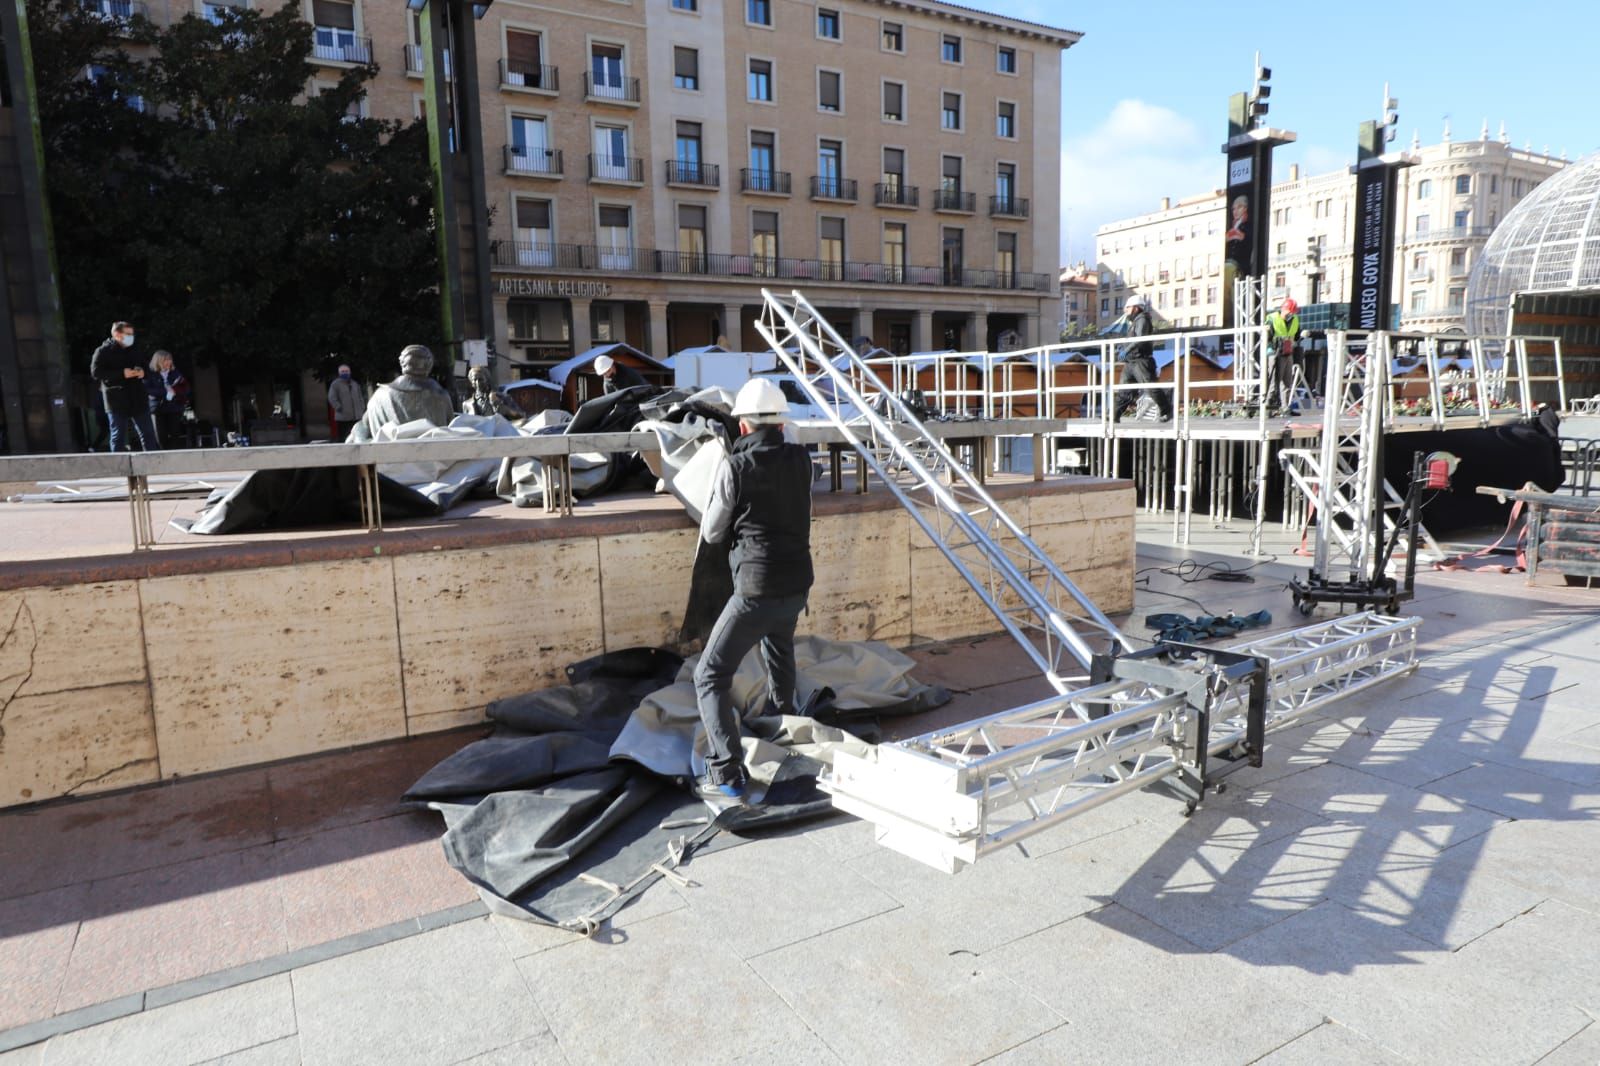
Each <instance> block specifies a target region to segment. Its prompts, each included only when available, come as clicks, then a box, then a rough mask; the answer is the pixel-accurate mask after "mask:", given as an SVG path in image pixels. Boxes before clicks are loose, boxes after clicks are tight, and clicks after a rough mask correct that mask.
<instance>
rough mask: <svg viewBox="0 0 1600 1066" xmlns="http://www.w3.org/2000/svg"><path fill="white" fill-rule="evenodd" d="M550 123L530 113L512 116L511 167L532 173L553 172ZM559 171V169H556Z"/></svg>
mask: <svg viewBox="0 0 1600 1066" xmlns="http://www.w3.org/2000/svg"><path fill="white" fill-rule="evenodd" d="M553 162H554V153H552V152H551V151H550V124H549V123H548V122H546V121H545V120H544V119H543V118H535V117H532V116H529V115H513V116H511V168H510V169H512V170H514V171H519V172H524V173H530V174H549V173H552V163H553ZM555 172H556V173H559V171H555Z"/></svg>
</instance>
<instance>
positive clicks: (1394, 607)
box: [1383, 599, 1400, 618]
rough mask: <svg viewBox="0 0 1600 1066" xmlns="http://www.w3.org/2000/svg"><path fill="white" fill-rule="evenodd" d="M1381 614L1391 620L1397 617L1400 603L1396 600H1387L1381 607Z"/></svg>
mask: <svg viewBox="0 0 1600 1066" xmlns="http://www.w3.org/2000/svg"><path fill="white" fill-rule="evenodd" d="M1383 613H1384V614H1386V615H1388V616H1389V617H1391V618H1393V617H1395V616H1397V615H1399V613H1400V601H1399V600H1398V599H1389V600H1387V601H1385V602H1384V605H1383Z"/></svg>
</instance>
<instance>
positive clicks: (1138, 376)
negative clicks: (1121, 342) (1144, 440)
mask: <svg viewBox="0 0 1600 1066" xmlns="http://www.w3.org/2000/svg"><path fill="white" fill-rule="evenodd" d="M1159 380H1160V376H1159V374H1158V372H1157V371H1156V359H1155V356H1153V355H1130V356H1129V357H1128V358H1127V361H1126V362H1124V363H1123V364H1122V380H1121V381H1120V382H1118V384H1119V385H1153V384H1155V383H1156V382H1158V381H1159ZM1140 392H1143V393H1145V394H1146V395H1148V396H1149V397H1150V398H1151V399H1152V400H1154V401H1155V404H1156V408H1157V410H1159V411H1160V412H1161V417H1162V418H1171V417H1172V396H1171V394H1170V393H1168V392H1167V390H1166V389H1164V388H1153V389H1139V390H1134V389H1128V390H1127V391H1125V392H1119V393H1117V408H1116V413H1117V416H1118V417H1119V418H1120V417H1121V416H1122V415H1124V414H1126V413H1127V412H1129V411H1131V410H1133V409H1134V408H1135V407H1136V406H1138V403H1139V393H1140Z"/></svg>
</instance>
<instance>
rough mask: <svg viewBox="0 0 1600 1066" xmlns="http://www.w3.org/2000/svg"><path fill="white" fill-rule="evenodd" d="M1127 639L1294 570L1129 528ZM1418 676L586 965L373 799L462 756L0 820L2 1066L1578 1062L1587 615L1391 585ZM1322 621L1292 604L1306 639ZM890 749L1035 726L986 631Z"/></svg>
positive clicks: (1594, 730)
mask: <svg viewBox="0 0 1600 1066" xmlns="http://www.w3.org/2000/svg"><path fill="white" fill-rule="evenodd" d="M1139 532H1140V545H1139V565H1140V566H1141V567H1146V568H1151V569H1148V570H1145V571H1143V572H1142V573H1141V584H1140V589H1139V593H1138V600H1137V610H1136V611H1135V613H1134V614H1133V615H1132V616H1131V617H1129V618H1127V619H1119V622H1120V623H1121V624H1122V625H1123V626H1124V627H1125V629H1126V630H1127V631H1128V632H1130V633H1132V634H1135V635H1138V636H1145V635H1146V634H1147V630H1146V628H1145V627H1144V626H1143V624H1142V622H1143V617H1144V615H1145V613H1147V612H1150V611H1163V610H1171V611H1179V612H1181V613H1187V614H1193V613H1198V612H1199V611H1200V610H1201V608H1200V607H1199V606H1197V605H1195V604H1193V603H1187V602H1185V601H1184V600H1182V599H1178V598H1176V597H1178V596H1187V597H1192V598H1193V599H1196V600H1199V601H1200V602H1201V603H1202V604H1203V605H1204V608H1205V610H1206V612H1207V613H1220V612H1222V611H1226V610H1230V609H1231V610H1235V611H1237V612H1239V613H1247V612H1251V611H1255V610H1258V609H1260V608H1266V609H1268V610H1270V611H1272V612H1273V615H1274V619H1275V624H1274V627H1273V628H1274V629H1281V628H1290V627H1292V626H1294V625H1296V624H1298V623H1299V622H1300V621H1301V619H1300V618H1299V616H1298V615H1297V614H1295V612H1293V611H1292V609H1291V607H1290V602H1289V595H1288V593H1287V592H1286V591H1284V589H1283V583H1284V581H1285V580H1286V579H1287V578H1288V577H1289V576H1291V575H1293V574H1296V573H1300V572H1303V571H1304V569H1305V568H1306V561H1305V560H1304V559H1301V558H1295V557H1293V555H1292V554H1291V551H1292V549H1293V547H1294V543H1293V542H1292V541H1291V540H1290V539H1288V538H1286V537H1282V536H1277V537H1273V538H1269V550H1273V551H1276V552H1277V553H1278V554H1277V555H1276V557H1275V558H1274V559H1273V560H1272V561H1268V562H1263V563H1261V564H1260V565H1257V566H1255V567H1254V568H1253V569H1252V570H1251V571H1250V574H1251V575H1252V576H1253V577H1255V579H1256V580H1255V581H1254V582H1253V583H1220V582H1213V581H1204V580H1202V581H1198V582H1194V583H1184V582H1182V581H1180V580H1179V579H1178V577H1177V576H1176V575H1174V574H1172V573H1165V572H1163V570H1164V569H1165V568H1168V567H1170V566H1171V565H1172V564H1173V563H1175V562H1176V561H1177V560H1178V559H1180V558H1183V557H1194V558H1198V559H1203V560H1205V559H1225V560H1226V561H1227V562H1228V563H1229V564H1231V565H1233V566H1247V565H1249V564H1250V563H1251V562H1253V560H1251V559H1247V558H1245V557H1243V556H1242V554H1241V551H1242V548H1243V545H1244V544H1245V538H1244V536H1243V534H1242V533H1241V532H1240V531H1239V529H1237V528H1234V529H1232V530H1219V529H1215V528H1213V527H1211V526H1210V524H1209V522H1203V521H1201V520H1199V519H1197V520H1196V522H1195V525H1194V543H1193V544H1192V545H1191V546H1190V548H1189V549H1187V550H1184V549H1178V548H1175V547H1173V546H1172V545H1171V543H1170V539H1171V538H1170V520H1161V519H1155V518H1149V517H1141V519H1140V522H1139ZM1419 580H1420V587H1419V592H1418V595H1417V598H1416V599H1415V600H1414V601H1413V602H1412V604H1411V605H1410V608H1409V613H1413V614H1415V615H1418V616H1420V617H1421V618H1422V619H1423V625H1422V630H1421V641H1422V645H1423V648H1424V655H1423V661H1422V664H1421V667H1420V669H1419V670H1418V671H1417V672H1416V673H1415V674H1414V675H1412V676H1411V677H1408V678H1405V679H1403V680H1399V681H1395V682H1391V683H1387V684H1384V685H1381V686H1379V687H1376V688H1374V689H1371V690H1369V691H1367V692H1364V693H1360V694H1358V695H1355V696H1352V697H1350V698H1348V699H1346V700H1344V701H1341V702H1339V703H1337V704H1335V705H1332V706H1329V707H1327V708H1325V709H1324V713H1322V714H1320V715H1317V716H1315V717H1313V718H1311V719H1310V720H1308V721H1305V722H1304V723H1302V724H1299V725H1297V726H1296V727H1295V728H1293V729H1290V730H1287V731H1285V732H1282V733H1278V734H1274V735H1273V736H1271V737H1270V738H1269V740H1270V746H1269V749H1268V752H1267V757H1266V764H1265V765H1264V766H1263V767H1262V768H1260V769H1254V770H1243V771H1241V772H1239V773H1237V774H1235V775H1234V776H1233V777H1231V778H1230V779H1229V787H1228V789H1227V790H1226V791H1225V792H1223V793H1222V794H1220V795H1217V796H1213V797H1209V798H1208V800H1207V802H1206V803H1205V805H1204V806H1203V807H1202V808H1201V809H1200V810H1199V811H1198V812H1197V813H1196V814H1195V815H1194V816H1193V817H1192V818H1187V819H1186V818H1184V817H1183V816H1182V805H1181V804H1180V803H1179V802H1178V801H1176V800H1174V799H1172V798H1170V797H1168V796H1166V795H1163V794H1162V793H1161V792H1160V791H1159V790H1147V791H1146V792H1142V793H1136V794H1134V795H1131V796H1128V797H1124V798H1123V799H1121V800H1118V801H1115V802H1112V803H1110V804H1108V805H1106V806H1105V807H1102V808H1100V809H1098V810H1096V811H1094V812H1092V813H1090V814H1087V815H1085V816H1083V817H1081V818H1078V819H1076V820H1074V821H1071V822H1068V823H1066V824H1064V825H1062V826H1059V827H1056V828H1055V829H1052V830H1050V831H1047V832H1045V833H1043V834H1041V835H1039V836H1036V837H1033V838H1031V839H1029V840H1027V841H1025V842H1024V844H1023V846H1022V847H1020V848H1017V849H1013V850H1011V851H1008V852H1005V853H1002V854H1000V855H997V856H994V857H992V858H988V859H985V860H982V861H981V862H980V863H979V864H978V865H976V866H974V867H972V868H970V869H968V870H966V871H964V872H962V873H960V874H958V875H954V876H950V875H945V874H942V873H938V872H936V871H934V870H931V869H927V868H924V867H922V866H920V865H918V864H916V863H915V862H913V861H912V860H910V859H907V858H904V857H902V856H900V855H898V854H896V853H894V852H891V851H888V850H886V849H884V848H882V847H880V846H879V845H877V844H876V843H875V842H874V840H873V835H872V831H871V829H870V827H868V826H867V825H865V824H863V823H861V822H857V821H854V820H851V819H846V818H838V819H834V820H831V821H827V822H822V823H815V824H811V825H807V826H803V827H800V828H797V829H793V830H790V831H786V832H782V833H778V834H774V835H770V836H765V837H761V838H756V839H750V840H747V841H745V842H743V843H740V844H738V846H735V847H730V848H726V849H723V850H720V851H716V852H713V853H710V854H707V855H704V856H702V857H699V858H696V859H694V860H692V861H691V862H690V863H689V864H688V865H687V866H686V867H684V868H683V873H684V874H685V875H687V876H688V877H689V878H691V879H692V881H693V886H692V887H688V888H683V887H677V886H674V885H672V884H668V883H658V884H656V885H655V886H653V887H652V888H650V889H649V890H648V891H647V892H646V893H645V894H644V895H643V896H642V897H641V898H640V899H638V900H637V901H636V902H634V903H633V904H632V905H631V906H629V907H627V908H626V909H625V910H623V911H622V912H621V913H620V914H619V915H618V916H617V917H616V918H615V919H614V920H613V921H612V922H610V923H609V924H608V925H607V926H605V927H604V928H603V929H602V931H601V932H600V934H599V935H598V936H596V937H595V938H594V939H588V940H586V939H582V938H580V937H577V936H575V935H573V934H570V933H566V932H562V931H559V930H554V929H549V928H545V927H540V926H535V925H530V924H526V923H518V922H515V921H512V920H509V919H504V918H499V917H490V916H488V915H487V914H486V912H485V911H484V908H483V907H482V905H481V904H480V903H479V902H478V901H477V899H476V895H475V893H474V891H473V890H472V888H471V887H470V886H469V885H468V884H467V883H466V882H465V881H464V880H463V879H461V878H460V877H459V876H458V875H457V874H456V873H455V872H454V871H453V870H451V869H450V868H449V867H448V866H447V865H446V864H445V862H444V859H443V856H442V854H441V851H440V848H439V844H438V836H439V833H440V831H441V823H440V822H439V820H438V818H437V817H436V816H434V815H431V814H419V813H412V812H407V811H401V810H399V809H398V808H397V807H396V805H395V801H396V799H397V797H398V796H399V794H400V793H401V791H402V790H403V789H404V787H405V786H406V785H407V784H409V783H410V782H411V781H412V780H413V779H414V778H415V777H417V776H418V775H419V774H420V773H421V771H422V770H424V769H426V768H427V767H428V766H430V765H432V764H433V763H434V762H435V761H437V760H438V759H439V758H441V757H442V756H443V755H444V754H446V753H448V752H449V751H452V750H454V749H455V748H457V747H459V746H460V745H462V744H464V743H466V742H467V741H468V740H469V739H471V738H472V737H473V736H475V735H476V733H474V732H469V731H458V732H455V733H450V734H444V735H434V736H430V737H425V738H420V739H416V740H411V741H404V742H397V743H391V744H385V745H380V746H376V747H372V748H366V749H362V750H359V751H354V752H347V753H341V754H334V755H325V756H318V757H313V758H307V759H302V760H298V761H295V762H292V763H286V764H280V765H275V766H270V767H265V768H258V769H247V770H240V771H234V772H229V773H224V774H217V775H213V776H209V777H205V778H198V779H193V780H187V781H178V782H175V783H171V784H167V785H162V786H158V787H153V788H148V789H141V790H136V791H131V792H126V793H121V794H114V795H108V796H103V797H97V798H91V799H86V800H82V801H74V802H62V803H55V804H48V805H43V806H40V807H38V808H34V809H28V810H20V811H11V812H0V1049H5V1050H4V1051H3V1052H0V1066H35V1064H38V1063H47V1064H50V1066H57V1064H61V1063H97V1064H98V1063H116V1064H138V1063H157V1064H163V1066H184V1064H191V1063H201V1062H226V1063H233V1064H241V1066H242V1064H251V1066H275V1064H280V1063H282V1064H288V1063H306V1064H312V1063H336V1064H359V1063H375V1064H377V1063H381V1064H385V1066H391V1064H400V1063H430V1064H431V1063H440V1064H445V1063H468V1062H470V1063H477V1064H489V1063H508V1064H509V1063H517V1064H524V1063H575V1064H576V1063H607V1064H609V1063H627V1062H640V1063H658V1064H659V1063H677V1062H695V1063H722V1062H728V1063H736V1062H739V1063H742V1062H770V1063H784V1064H790V1063H812V1062H815V1063H840V1062H844V1063H873V1064H876V1063H899V1062H905V1063H917V1064H928V1063H975V1062H988V1061H994V1062H1005V1063H1033V1062H1037V1063H1077V1062H1084V1063H1152V1062H1176V1063H1205V1064H1213V1063H1220V1064H1228V1063H1241V1064H1243V1063H1263V1064H1271V1066H1289V1064H1296V1063H1317V1064H1337V1063H1351V1064H1357V1063H1359V1064H1370V1063H1450V1064H1463V1063H1493V1064H1496V1066H1499V1064H1507V1063H1535V1062H1537V1063H1542V1064H1545V1066H1555V1064H1580V1063H1581V1064H1594V1063H1596V1062H1600V1024H1596V1022H1597V1019H1600V950H1597V945H1600V708H1597V704H1600V695H1597V694H1600V662H1597V659H1600V590H1587V589H1579V588H1566V587H1561V586H1559V585H1558V584H1554V583H1550V582H1547V581H1546V580H1545V579H1544V578H1543V576H1541V584H1540V585H1539V586H1538V587H1530V586H1529V585H1528V584H1527V583H1526V579H1525V576H1524V575H1521V574H1511V575H1502V574H1496V573H1490V572H1482V571H1479V572H1464V571H1458V572H1448V573H1445V572H1431V571H1429V572H1423V573H1422V574H1421V575H1420V579H1419ZM1327 615H1328V609H1324V610H1323V611H1322V612H1319V614H1318V617H1326V616H1327ZM913 655H914V657H915V658H917V659H918V660H919V662H920V663H921V664H922V666H921V669H920V670H919V672H918V674H919V676H920V677H922V678H923V679H924V680H928V681H938V682H941V683H943V684H945V685H948V686H949V687H951V688H952V689H953V690H954V691H955V692H956V694H957V695H956V699H955V701H954V702H953V703H952V704H950V705H949V706H947V707H945V708H942V709H940V710H939V711H938V712H936V713H935V714H933V715H928V716H923V717H922V718H920V719H916V720H912V721H906V722H900V723H897V724H896V728H897V729H898V730H899V731H901V732H914V731H920V730H921V729H924V728H932V727H933V726H935V725H938V724H942V723H945V722H950V721H958V720H963V719H967V718H971V717H975V716H977V715H980V714H983V713H987V712H992V711H997V710H1001V709H1004V708H1007V707H1010V706H1014V705H1016V704H1018V703H1021V702H1023V701H1026V700H1029V699H1035V698H1042V697H1044V696H1047V695H1049V694H1050V690H1049V688H1048V686H1046V685H1045V684H1044V682H1043V681H1042V680H1041V679H1039V678H1038V677H1037V675H1036V674H1035V673H1034V671H1033V669H1032V667H1031V665H1030V663H1029V661H1028V660H1027V659H1026V657H1025V656H1023V655H1022V654H1021V653H1020V652H1019V651H1018V650H1017V649H1015V648H1014V647H1013V646H1012V645H1011V644H1010V643H1009V642H1008V641H1006V640H1004V639H1002V638H999V637H992V638H987V639H981V640H971V641H961V642H953V643H948V644H942V645H934V646H928V647H924V648H920V649H917V650H915V651H914V652H913Z"/></svg>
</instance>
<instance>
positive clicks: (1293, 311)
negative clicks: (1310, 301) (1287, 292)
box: [1283, 296, 1300, 315]
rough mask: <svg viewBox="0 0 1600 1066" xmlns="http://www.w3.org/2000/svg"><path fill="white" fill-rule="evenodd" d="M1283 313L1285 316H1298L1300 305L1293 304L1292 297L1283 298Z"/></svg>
mask: <svg viewBox="0 0 1600 1066" xmlns="http://www.w3.org/2000/svg"><path fill="white" fill-rule="evenodd" d="M1283 313H1284V314H1286V315H1298V314H1299V313H1300V305H1299V304H1297V303H1295V302H1294V297H1293V296H1285V297H1284V298H1283Z"/></svg>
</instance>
